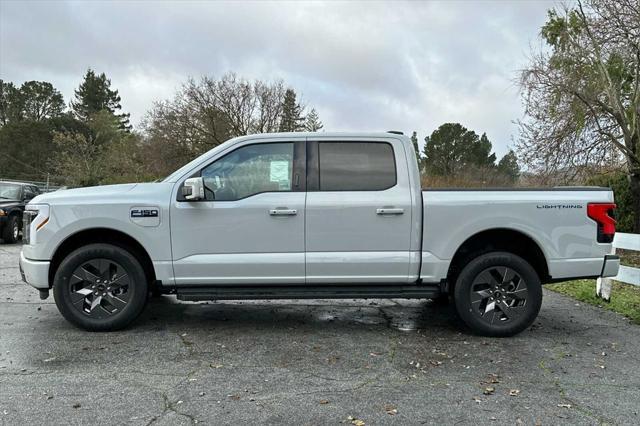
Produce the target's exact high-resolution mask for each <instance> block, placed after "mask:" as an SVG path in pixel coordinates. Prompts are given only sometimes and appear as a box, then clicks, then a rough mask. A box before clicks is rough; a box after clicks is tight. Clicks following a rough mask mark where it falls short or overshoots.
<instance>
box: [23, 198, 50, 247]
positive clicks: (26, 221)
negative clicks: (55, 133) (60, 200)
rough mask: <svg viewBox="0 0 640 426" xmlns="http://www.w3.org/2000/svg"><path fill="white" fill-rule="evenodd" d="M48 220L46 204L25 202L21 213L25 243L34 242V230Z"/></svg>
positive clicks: (47, 206) (35, 238)
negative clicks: (22, 213)
mask: <svg viewBox="0 0 640 426" xmlns="http://www.w3.org/2000/svg"><path fill="white" fill-rule="evenodd" d="M47 222H49V205H48V204H27V206H26V207H25V211H24V215H23V224H22V233H23V239H24V242H25V244H32V243H35V242H36V240H37V235H36V232H38V230H39V229H41V228H42V227H43V226H45V225H46V224H47Z"/></svg>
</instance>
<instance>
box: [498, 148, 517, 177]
mask: <svg viewBox="0 0 640 426" xmlns="http://www.w3.org/2000/svg"><path fill="white" fill-rule="evenodd" d="M498 172H499V173H500V174H502V175H504V176H506V177H507V178H509V180H511V181H512V182H515V181H516V180H518V177H519V176H520V166H518V158H517V157H516V153H515V152H513V150H509V152H508V153H506V154H505V156H504V157H502V158H501V159H500V162H498Z"/></svg>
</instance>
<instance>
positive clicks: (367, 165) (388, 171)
mask: <svg viewBox="0 0 640 426" xmlns="http://www.w3.org/2000/svg"><path fill="white" fill-rule="evenodd" d="M318 156H319V169H320V170H319V174H320V191H381V190H384V189H389V188H391V187H393V186H395V184H396V163H395V157H394V155H393V147H392V146H391V144H389V143H386V142H320V143H319V144H318Z"/></svg>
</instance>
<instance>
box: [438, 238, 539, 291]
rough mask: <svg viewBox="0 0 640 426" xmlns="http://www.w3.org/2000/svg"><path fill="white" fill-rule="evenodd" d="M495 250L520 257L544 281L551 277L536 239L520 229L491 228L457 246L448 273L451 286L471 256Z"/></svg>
mask: <svg viewBox="0 0 640 426" xmlns="http://www.w3.org/2000/svg"><path fill="white" fill-rule="evenodd" d="M492 251H506V252H509V253H513V254H515V255H517V256H520V257H522V258H523V259H524V260H526V261H527V262H529V264H531V266H532V267H533V269H535V271H536V273H537V274H538V277H539V278H540V281H541V282H543V283H545V282H549V281H550V280H551V277H550V276H549V266H548V263H547V259H546V257H545V255H544V252H543V251H542V248H541V247H540V245H539V244H538V243H537V242H536V240H534V239H533V238H532V237H531V236H529V235H527V234H525V233H524V232H522V231H519V230H515V229H511V228H492V229H486V230H483V231H480V232H478V233H476V234H474V235H472V236H471V237H469V238H467V239H466V240H465V241H464V242H463V243H462V244H461V245H460V247H458V249H457V250H456V252H455V254H454V256H453V258H452V259H451V263H450V264H449V270H448V272H447V282H448V283H449V285H450V287H452V286H453V284H454V283H455V281H456V278H457V276H458V274H459V273H460V271H461V270H462V269H463V268H464V266H465V265H466V264H467V263H468V262H469V261H470V260H471V259H473V258H475V257H477V256H480V255H482V254H485V253H489V252H492Z"/></svg>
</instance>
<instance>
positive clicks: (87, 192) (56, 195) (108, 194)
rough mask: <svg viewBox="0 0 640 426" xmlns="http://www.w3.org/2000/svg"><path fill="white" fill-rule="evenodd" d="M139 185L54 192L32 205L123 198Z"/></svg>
mask: <svg viewBox="0 0 640 426" xmlns="http://www.w3.org/2000/svg"><path fill="white" fill-rule="evenodd" d="M136 185H138V184H137V183H125V184H118V185H102V186H88V187H86V188H73V189H62V190H58V191H54V192H47V193H45V194H40V195H38V196H37V197H35V198H34V199H33V200H31V202H30V204H39V203H45V204H55V203H56V202H60V201H61V202H69V201H73V200H88V199H97V200H100V199H109V198H113V197H114V196H116V197H117V196H121V195H122V194H125V193H127V192H129V191H131V190H132V189H133V188H135V187H136Z"/></svg>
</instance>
